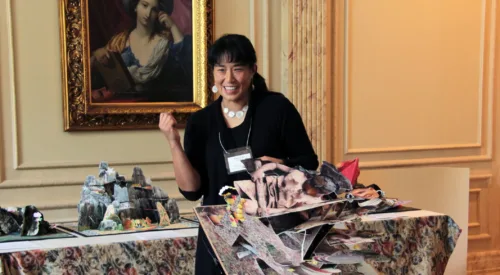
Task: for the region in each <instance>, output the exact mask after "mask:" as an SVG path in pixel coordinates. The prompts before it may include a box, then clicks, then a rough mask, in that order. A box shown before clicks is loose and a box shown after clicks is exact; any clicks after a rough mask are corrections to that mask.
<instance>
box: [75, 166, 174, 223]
mask: <svg viewBox="0 0 500 275" xmlns="http://www.w3.org/2000/svg"><path fill="white" fill-rule="evenodd" d="M77 208H78V214H79V215H78V216H79V217H78V230H79V231H84V230H96V229H98V230H112V231H115V230H127V229H142V228H149V227H151V226H153V225H159V226H168V225H170V224H173V223H179V222H180V215H179V207H178V206H177V202H176V200H175V199H174V198H170V197H169V196H168V194H167V193H166V192H164V191H163V190H162V189H161V188H159V187H157V186H153V185H152V184H151V180H150V179H147V178H146V177H145V176H144V173H143V171H142V169H141V168H140V167H135V168H134V169H133V172H132V176H131V180H128V181H127V180H126V179H125V177H123V176H121V175H120V174H119V173H118V172H116V171H115V170H114V169H113V168H110V167H109V165H108V163H107V162H101V163H100V164H99V174H98V177H95V176H94V175H89V176H87V178H86V179H85V182H84V185H83V187H82V192H81V198H80V202H79V204H78V207H77Z"/></svg>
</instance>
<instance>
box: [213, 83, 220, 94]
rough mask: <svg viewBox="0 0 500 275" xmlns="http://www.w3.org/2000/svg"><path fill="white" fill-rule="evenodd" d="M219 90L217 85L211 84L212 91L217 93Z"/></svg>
mask: <svg viewBox="0 0 500 275" xmlns="http://www.w3.org/2000/svg"><path fill="white" fill-rule="evenodd" d="M218 91H219V89H217V86H215V85H214V86H212V93H214V94H215V93H217V92H218Z"/></svg>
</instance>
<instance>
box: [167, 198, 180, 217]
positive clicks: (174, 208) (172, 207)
mask: <svg viewBox="0 0 500 275" xmlns="http://www.w3.org/2000/svg"><path fill="white" fill-rule="evenodd" d="M167 213H168V216H169V217H170V222H171V223H178V222H180V221H181V220H180V214H179V206H178V205H177V201H176V200H175V199H174V198H170V199H169V200H168V202H167Z"/></svg>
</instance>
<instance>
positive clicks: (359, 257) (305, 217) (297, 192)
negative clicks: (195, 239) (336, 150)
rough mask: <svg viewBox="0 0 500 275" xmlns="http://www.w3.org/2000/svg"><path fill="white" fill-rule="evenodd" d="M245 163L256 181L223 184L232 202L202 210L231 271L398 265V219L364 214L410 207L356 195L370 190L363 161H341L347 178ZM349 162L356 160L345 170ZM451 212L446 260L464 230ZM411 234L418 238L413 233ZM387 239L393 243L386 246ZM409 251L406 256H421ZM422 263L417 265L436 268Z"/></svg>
mask: <svg viewBox="0 0 500 275" xmlns="http://www.w3.org/2000/svg"><path fill="white" fill-rule="evenodd" d="M243 163H244V165H245V167H246V168H247V172H248V173H249V174H250V175H251V180H243V181H237V182H235V183H234V186H226V187H224V188H222V189H221V190H220V193H219V195H220V196H222V197H223V198H224V199H225V201H226V203H227V204H226V205H216V206H201V207H196V208H195V213H196V215H197V217H198V220H199V222H200V225H201V226H202V228H203V230H204V232H205V234H206V235H207V238H208V240H209V242H210V245H211V246H212V248H213V250H214V252H215V254H216V257H217V260H218V261H219V262H220V265H221V266H222V268H223V269H224V271H225V272H226V274H340V273H341V272H342V274H380V270H382V269H383V268H387V270H394V269H395V268H396V267H397V265H398V263H399V262H398V261H397V260H395V259H394V257H392V255H393V254H394V253H397V252H396V250H395V249H399V248H398V247H397V246H396V245H397V241H398V240H395V239H394V238H396V237H397V235H396V234H394V232H395V231H394V230H395V229H392V228H390V227H391V226H395V225H394V223H390V224H386V225H384V224H383V222H382V221H381V224H382V226H380V225H379V224H376V223H374V224H372V226H373V228H371V227H369V226H364V225H363V223H362V222H361V220H362V217H363V216H364V215H366V214H369V213H381V212H384V211H388V210H391V211H403V210H404V209H403V208H401V207H402V205H403V204H405V203H406V202H403V201H400V200H398V199H392V198H386V197H385V196H381V195H380V196H378V197H377V198H374V199H369V200H367V199H363V198H358V197H355V196H354V195H352V194H351V192H352V191H353V188H358V187H359V186H361V188H365V187H364V186H363V185H361V184H359V183H357V176H358V175H359V171H358V172H356V171H357V159H356V160H355V161H351V162H346V163H344V164H343V165H341V166H342V167H344V171H346V174H347V176H346V175H344V174H343V172H341V171H339V169H337V168H336V167H335V166H333V165H332V164H330V163H327V162H324V163H323V164H322V166H321V167H320V169H319V171H308V170H305V169H303V168H302V167H293V168H292V167H287V166H284V165H281V164H277V163H270V162H263V161H261V160H258V159H253V160H245V161H243ZM346 165H347V166H352V165H354V166H352V167H351V168H350V169H347V170H345V168H346V167H347V166H346ZM352 181H355V182H352ZM378 194H382V193H378ZM398 209H399V210H398ZM443 217H444V218H443V219H440V220H439V221H438V222H436V221H434V222H435V223H439V225H440V226H442V227H447V231H446V232H448V234H449V235H448V236H447V237H446V238H447V240H448V241H446V242H444V241H443V242H441V244H442V245H445V246H446V245H448V246H451V248H449V247H448V248H443V249H442V250H437V251H439V253H442V255H441V254H440V255H439V257H438V258H439V264H443V263H444V265H446V262H447V260H448V257H449V256H450V255H449V254H451V251H453V246H454V243H456V240H457V239H458V236H459V234H460V229H459V228H458V226H456V224H455V223H454V222H453V221H452V220H451V219H449V220H447V218H449V217H446V216H443ZM399 222H401V223H402V221H399ZM403 225H404V224H403ZM434 225H435V224H434ZM387 226H388V227H389V228H387ZM408 226H409V228H410V229H411V230H414V226H413V225H411V224H410V225H408ZM387 230H389V231H387ZM391 230H392V231H391ZM439 230H441V232H443V231H442V230H443V229H442V228H441V229H439ZM391 232H392V233H391ZM425 232H427V231H425ZM403 233H404V234H408V235H407V237H408V239H410V238H411V236H412V233H411V231H407V232H406V231H405V232H403ZM405 236H406V235H405ZM432 236H433V235H432V234H431V235H429V236H428V237H429V238H432ZM388 241H389V242H392V243H387V242H388ZM399 242H401V240H399ZM380 245H386V246H390V247H391V248H390V250H389V251H388V252H386V251H384V249H386V250H387V249H388V248H385V247H383V246H382V247H380ZM431 254H432V253H431ZM394 255H395V254H394ZM407 257H408V259H406V258H405V260H404V261H408V262H410V261H415V259H414V258H411V256H407ZM422 261H423V260H422V259H420V262H422ZM428 261H430V262H432V261H435V259H432V258H430V259H428ZM420 262H419V263H416V264H414V265H413V266H412V268H420V267H419V266H420V265H421V266H423V267H424V268H425V267H427V266H428V264H427V263H423V264H420ZM400 265H401V264H400ZM396 273H397V272H396ZM424 273H425V272H424Z"/></svg>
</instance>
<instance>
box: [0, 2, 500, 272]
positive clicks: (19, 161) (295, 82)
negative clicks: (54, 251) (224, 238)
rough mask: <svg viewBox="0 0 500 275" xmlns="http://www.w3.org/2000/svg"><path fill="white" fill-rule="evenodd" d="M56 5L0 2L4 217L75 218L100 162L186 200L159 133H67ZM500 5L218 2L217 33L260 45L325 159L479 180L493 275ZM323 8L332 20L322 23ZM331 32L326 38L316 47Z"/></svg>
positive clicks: (478, 226)
mask: <svg viewBox="0 0 500 275" xmlns="http://www.w3.org/2000/svg"><path fill="white" fill-rule="evenodd" d="M58 2H59V1H27V0H15V1H14V0H5V1H0V112H1V119H0V138H3V139H0V140H2V143H1V144H2V146H1V147H0V148H1V153H0V182H1V184H0V205H2V206H8V205H24V204H28V203H30V204H35V205H37V206H39V207H40V208H41V209H42V210H43V211H44V212H45V213H46V214H47V218H48V219H49V220H51V221H60V220H75V218H76V203H77V202H78V199H79V193H80V189H81V185H82V182H83V180H84V178H85V176H86V175H88V174H96V173H97V165H98V163H99V161H101V160H107V161H109V162H110V163H112V164H114V167H115V168H117V170H118V171H119V172H121V173H124V174H125V175H126V176H130V174H131V171H132V167H133V166H134V165H140V166H141V167H143V169H144V172H145V173H146V175H147V176H151V177H152V178H153V180H154V182H155V183H156V184H159V185H160V186H162V187H163V188H165V189H166V190H167V192H169V194H171V195H172V196H173V197H177V198H179V199H181V198H180V197H179V193H178V192H177V189H176V185H175V182H174V177H173V173H172V167H171V156H170V152H169V150H168V146H166V143H165V142H164V140H163V139H162V137H161V135H160V134H159V133H158V132H157V131H127V132H89V133H65V132H63V121H62V94H61V93H62V90H61V87H62V86H61V64H60V42H59V23H58V20H59V19H58V16H59V13H58ZM347 2H348V3H349V6H347V7H345V6H344V4H345V3H347ZM497 4H498V3H497V0H484V1H481V0H477V1H468V0H459V1H457V0H440V1H434V0H419V1H399V0H377V1H362V0H352V1H344V0H337V1H329V0H315V1H298V0H282V1H277V0H276V1H274V0H273V1H268V0H215V7H216V12H215V34H216V36H219V35H221V34H223V33H228V32H237V33H242V34H246V35H248V36H249V37H250V38H251V39H252V41H253V42H254V44H255V46H256V48H257V51H258V57H259V70H260V72H262V73H263V75H264V76H265V77H266V78H267V79H268V81H269V83H270V86H271V88H272V89H275V90H279V91H281V92H284V93H286V94H287V95H289V96H290V97H292V98H293V101H294V103H295V104H296V105H297V106H299V107H300V108H299V109H300V111H301V113H302V114H303V116H304V117H306V118H307V119H306V120H307V121H306V122H307V123H306V124H307V127H308V129H309V131H310V134H311V136H312V137H313V139H314V141H315V145H316V148H321V150H320V151H321V152H318V153H320V154H321V155H322V156H326V159H327V160H330V161H334V162H338V161H341V160H344V159H351V158H354V157H360V159H361V161H362V162H361V166H362V169H363V170H365V171H366V170H367V169H372V170H373V169H379V170H380V169H384V168H389V167H402V166H461V167H469V168H471V172H470V183H469V188H470V194H469V197H470V202H469V237H468V239H469V243H468V247H469V252H470V256H469V269H477V270H480V269H483V270H485V269H488V268H490V267H491V266H493V267H494V266H495V265H496V266H500V230H498V226H499V225H500V222H499V218H500V214H499V209H500V206H499V204H498V201H499V200H498V199H497V197H498V196H499V195H500V192H499V189H500V174H499V173H500V171H499V163H498V158H499V157H500V149H499V146H497V145H496V144H495V143H494V141H495V140H498V138H499V137H500V127H498V123H499V120H498V110H499V108H500V100H499V99H498V96H497V94H498V89H499V88H500V86H499V85H500V83H499V82H498V81H499V80H498V78H496V79H495V78H494V75H495V74H497V71H496V68H497V63H498V62H500V61H499V59H495V58H494V57H495V56H499V54H500V46H499V45H500V44H499V43H498V41H497V39H498V37H499V36H498V35H497V33H498V32H499V31H500V30H498V28H495V25H496V24H497V20H496V18H497V17H496V13H495V11H496V5H497ZM325 5H326V7H327V8H332V9H330V12H331V13H328V12H323V13H321V14H320V15H318V11H320V10H321V11H323V10H324V8H325ZM333 8H336V10H334V9H333ZM344 8H346V9H344ZM334 12H335V16H333V15H334V14H333V13H334ZM323 22H326V24H328V26H332V29H329V30H327V31H326V37H322V39H321V41H312V40H311V39H309V36H308V35H307V33H308V32H309V31H312V35H316V36H317V37H321V35H320V33H323V30H326V29H327V28H325V24H323ZM293 30H296V31H293ZM282 41H283V43H282ZM330 42H331V43H332V44H331V45H329V44H328V43H330ZM326 44H328V45H329V46H330V47H328V48H325V45H326ZM325 52H326V57H327V58H326V59H324V58H323V56H324V54H325ZM344 57H345V58H344ZM301 64H310V65H308V66H302V65H301ZM330 64H331V65H332V66H333V68H330V67H328V66H329V65H330ZM289 68H291V69H292V70H291V71H288V70H289ZM304 68H305V69H304ZM311 68H312V69H311ZM325 69H326V71H325ZM325 72H326V74H325ZM323 76H325V77H323ZM289 81H291V82H290V83H288V82H289ZM299 84H300V85H299ZM323 84H325V85H326V86H322V85H323ZM313 87H318V88H313ZM318 89H319V91H318ZM306 92H307V93H308V94H305V93H306ZM308 98H314V100H316V101H315V103H314V104H312V103H310V101H309V100H308ZM330 111H331V115H330ZM457 121H458V122H457ZM330 125H333V126H334V127H333V131H332V132H329V131H330V128H329V127H330ZM180 204H181V209H182V210H183V211H189V209H190V207H192V205H193V204H192V203H189V202H186V201H182V200H181V201H180ZM476 252H477V253H476Z"/></svg>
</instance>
